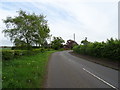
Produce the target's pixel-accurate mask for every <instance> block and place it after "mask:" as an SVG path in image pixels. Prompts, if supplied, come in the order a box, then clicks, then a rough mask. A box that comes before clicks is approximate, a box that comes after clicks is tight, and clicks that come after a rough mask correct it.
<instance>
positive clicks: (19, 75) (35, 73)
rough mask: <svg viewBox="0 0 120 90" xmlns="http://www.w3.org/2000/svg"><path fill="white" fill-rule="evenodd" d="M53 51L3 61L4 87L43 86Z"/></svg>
mask: <svg viewBox="0 0 120 90" xmlns="http://www.w3.org/2000/svg"><path fill="white" fill-rule="evenodd" d="M53 52H55V51H46V52H44V53H39V54H36V55H33V56H23V57H21V58H19V59H14V60H10V61H3V62H2V79H3V82H2V85H3V88H42V85H43V80H44V76H45V74H46V65H47V63H48V58H49V56H50V54H51V53H53Z"/></svg>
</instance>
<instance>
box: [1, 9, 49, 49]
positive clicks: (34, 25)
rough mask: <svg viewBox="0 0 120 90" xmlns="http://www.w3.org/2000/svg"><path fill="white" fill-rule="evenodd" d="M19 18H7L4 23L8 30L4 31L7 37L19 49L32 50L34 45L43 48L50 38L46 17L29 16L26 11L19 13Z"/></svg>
mask: <svg viewBox="0 0 120 90" xmlns="http://www.w3.org/2000/svg"><path fill="white" fill-rule="evenodd" d="M18 13H19V16H16V17H14V18H12V17H7V19H6V20H3V22H4V23H5V24H6V27H7V28H6V29H5V30H3V32H4V33H5V35H6V36H9V37H10V40H11V41H12V42H13V43H14V44H15V45H16V46H17V47H24V48H25V49H26V48H27V49H30V48H31V46H32V45H36V46H37V45H39V46H42V45H43V44H44V43H45V42H46V38H47V37H49V32H50V30H49V28H48V25H47V20H45V16H43V15H36V14H35V13H33V14H27V13H26V12H25V11H22V10H20V11H18Z"/></svg>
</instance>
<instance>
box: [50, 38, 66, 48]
mask: <svg viewBox="0 0 120 90" xmlns="http://www.w3.org/2000/svg"><path fill="white" fill-rule="evenodd" d="M64 42H65V41H64V40H63V39H62V38H61V37H53V41H52V43H51V44H52V48H53V49H55V50H58V49H60V48H62V47H63V43H64Z"/></svg>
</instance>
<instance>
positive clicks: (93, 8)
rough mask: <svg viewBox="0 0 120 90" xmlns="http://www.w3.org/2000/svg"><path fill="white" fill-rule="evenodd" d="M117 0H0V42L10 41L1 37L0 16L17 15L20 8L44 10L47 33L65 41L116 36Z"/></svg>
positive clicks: (9, 43)
mask: <svg viewBox="0 0 120 90" xmlns="http://www.w3.org/2000/svg"><path fill="white" fill-rule="evenodd" d="M118 1H119V0H0V46H1V45H2V46H3V45H6V46H9V45H12V43H11V42H10V39H9V38H6V37H4V34H3V33H2V30H3V29H5V25H4V23H3V22H2V19H5V18H6V17H7V16H12V17H14V16H17V15H18V14H17V13H16V11H18V10H20V9H22V10H25V11H26V12H28V13H33V12H34V13H36V14H44V15H46V16H47V17H46V19H47V20H48V25H49V27H50V30H51V32H50V34H52V35H53V36H60V37H62V38H63V39H64V40H65V41H66V40H68V39H73V34H74V33H75V35H76V41H77V42H78V44H80V42H81V40H83V39H85V37H87V38H88V41H92V42H94V41H106V39H110V38H111V37H113V38H118Z"/></svg>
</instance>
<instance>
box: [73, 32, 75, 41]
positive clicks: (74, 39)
mask: <svg viewBox="0 0 120 90" xmlns="http://www.w3.org/2000/svg"><path fill="white" fill-rule="evenodd" d="M73 37H74V41H75V33H74V35H73Z"/></svg>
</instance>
